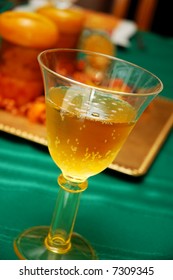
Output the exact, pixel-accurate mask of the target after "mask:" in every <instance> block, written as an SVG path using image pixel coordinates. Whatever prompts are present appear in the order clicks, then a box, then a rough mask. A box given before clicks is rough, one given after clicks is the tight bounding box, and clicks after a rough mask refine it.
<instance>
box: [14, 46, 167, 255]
mask: <svg viewBox="0 0 173 280" xmlns="http://www.w3.org/2000/svg"><path fill="white" fill-rule="evenodd" d="M38 61H39V64H40V68H41V70H42V75H43V81H44V88H45V102H46V120H47V124H46V126H47V139H48V148H49V152H50V155H51V157H52V159H53V160H54V162H55V163H56V164H57V166H58V167H59V168H60V169H61V171H62V174H61V175H60V176H59V177H58V184H59V186H60V188H59V193H58V198H57V203H56V207H55V211H54V214H53V219H52V223H51V225H50V227H44V226H38V227H33V228H30V229H28V230H26V231H25V232H23V233H22V234H21V235H19V236H18V237H17V239H16V240H15V242H14V249H15V252H16V254H17V255H18V256H19V258H21V259H56V260H65V259H66V260H67V259H70V260H71V259H82V260H85V259H86V260H89V259H97V254H96V253H95V250H94V249H93V248H92V247H91V245H90V244H89V242H88V241H87V240H86V239H85V238H83V237H82V236H80V235H79V234H77V233H73V228H74V224H75V218H76V215H77V211H78V206H79V201H80V197H81V194H82V192H83V191H85V190H86V189H87V186H88V184H87V179H88V178H89V177H91V176H94V175H96V174H98V173H100V172H101V171H103V170H104V169H105V168H107V167H108V165H109V164H110V163H111V162H112V161H113V160H114V159H115V157H116V155H117V153H118V152H119V150H120V149H121V147H122V145H123V143H124V142H125V140H126V138H127V136H128V134H129V133H130V131H131V130H132V128H133V127H134V125H135V123H136V121H137V120H138V119H139V117H140V115H141V114H142V112H143V111H144V110H145V108H146V107H147V106H148V105H149V103H150V102H151V101H152V100H153V98H155V97H156V96H157V94H158V93H159V92H161V90H162V88H163V85H162V82H161V81H160V80H159V79H158V78H157V77H156V76H155V75H153V74H152V73H150V72H148V71H147V70H145V69H143V68H141V67H139V66H137V65H134V64H132V63H129V62H126V61H123V60H120V59H118V58H115V57H111V56H107V55H103V54H100V53H94V52H90V51H83V50H77V49H76V50H73V49H50V50H45V51H43V52H42V53H40V54H39V56H38ZM151 109H152V108H151ZM107 191H108V192H109V187H108V190H107Z"/></svg>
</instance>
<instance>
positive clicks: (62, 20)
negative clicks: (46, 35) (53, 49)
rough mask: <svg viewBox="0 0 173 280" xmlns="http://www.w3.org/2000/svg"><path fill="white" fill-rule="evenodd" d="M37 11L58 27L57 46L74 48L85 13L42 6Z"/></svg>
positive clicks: (82, 25)
mask: <svg viewBox="0 0 173 280" xmlns="http://www.w3.org/2000/svg"><path fill="white" fill-rule="evenodd" d="M37 13H39V14H41V15H44V16H46V17H47V18H49V19H50V20H52V21H53V22H54V23H55V24H56V25H57V26H58V29H59V36H58V40H57V47H62V48H63V47H66V48H75V47H76V46H77V42H78V39H79V36H80V34H81V31H82V30H83V27H84V21H85V13H84V11H83V10H78V9H73V8H69V9H58V8H56V7H52V6H44V7H41V8H39V9H38V10H37Z"/></svg>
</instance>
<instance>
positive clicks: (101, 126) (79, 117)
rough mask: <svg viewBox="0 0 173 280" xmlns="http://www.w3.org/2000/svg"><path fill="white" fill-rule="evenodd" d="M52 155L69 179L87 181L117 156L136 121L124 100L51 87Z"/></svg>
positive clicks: (49, 127) (49, 124)
mask: <svg viewBox="0 0 173 280" xmlns="http://www.w3.org/2000/svg"><path fill="white" fill-rule="evenodd" d="M46 112H47V135H48V146H49V151H50V154H51V156H52V158H53V160H54V161H55V163H56V164H57V165H58V166H59V168H60V169H61V170H62V173H63V175H64V177H65V178H67V179H70V180H72V181H76V182H77V181H78V182H80V181H84V180H86V179H87V178H88V177H90V176H93V175H95V174H97V173H99V172H101V171H102V170H104V169H105V168H106V167H107V166H108V165H109V164H110V163H111V162H112V161H113V160H114V159H115V157H116V155H117V153H118V151H119V150H120V148H121V146H122V144H123V143H124V141H125V140H126V138H127V136H128V134H129V133H130V131H131V130H132V128H133V126H134V124H135V121H134V120H135V116H136V112H135V110H134V109H133V108H132V107H131V106H130V105H129V104H128V103H126V102H124V101H122V100H117V99H115V97H114V99H113V97H111V98H110V97H107V96H106V95H105V94H103V95H102V96H100V95H97V94H94V95H92V92H89V91H88V90H86V92H83V93H77V92H76V91H75V89H68V90H67V88H51V90H50V91H49V93H48V96H47V100H46Z"/></svg>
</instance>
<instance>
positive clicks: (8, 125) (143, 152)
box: [0, 97, 173, 176]
mask: <svg viewBox="0 0 173 280" xmlns="http://www.w3.org/2000/svg"><path fill="white" fill-rule="evenodd" d="M172 125H173V101H171V100H168V99H165V98H160V97H158V98H156V99H155V100H154V101H153V102H152V104H151V105H150V106H149V107H148V108H147V109H146V111H145V112H144V113H143V115H142V117H141V118H140V120H139V121H138V123H137V125H136V126H135V128H134V129H133V131H132V132H131V134H130V135H129V137H128V140H127V141H126V143H125V144H124V146H123V148H122V149H121V151H120V152H119V154H118V156H117V157H116V159H115V160H114V161H113V162H112V164H110V166H109V168H110V169H113V170H115V171H119V172H122V173H125V174H128V175H131V176H141V175H144V174H145V173H146V172H147V170H148V169H149V167H150V165H151V164H152V162H153V160H154V158H155V156H156V154H157V153H158V151H159V149H160V148H161V145H162V144H163V143H164V140H165V139H166V137H167V135H168V133H169V131H170V129H171V128H172ZM0 130H2V131H4V132H7V133H10V134H13V135H16V136H19V137H22V138H25V139H27V140H31V141H34V142H36V143H39V144H42V145H47V141H46V128H45V126H43V125H39V124H34V123H31V122H29V121H28V120H27V119H26V118H24V117H20V116H14V115H11V114H10V113H8V112H5V111H3V110H0Z"/></svg>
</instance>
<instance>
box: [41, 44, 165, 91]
mask: <svg viewBox="0 0 173 280" xmlns="http://www.w3.org/2000/svg"><path fill="white" fill-rule="evenodd" d="M62 51H66V52H76V53H86V54H88V55H99V56H102V57H106V58H108V59H110V60H114V61H119V62H122V63H124V64H128V65H130V66H132V67H134V68H138V69H140V70H142V71H143V72H145V73H148V74H149V75H150V76H152V77H153V78H155V80H157V81H158V84H159V85H160V86H159V87H158V89H157V90H156V91H152V92H145V93H141V92H139V93H138V92H135V93H133V92H123V91H118V90H113V89H106V88H102V87H97V86H93V85H87V84H85V83H82V82H79V81H77V80H75V79H72V78H69V77H65V76H63V75H61V74H59V73H57V72H55V71H53V70H51V69H50V68H49V67H47V66H46V65H45V64H44V63H43V62H42V59H41V57H42V56H43V55H44V54H46V53H53V52H54V53H55V52H62ZM37 59H38V62H39V64H40V65H41V66H42V67H43V68H44V69H46V70H47V71H48V72H49V73H52V74H53V75H55V76H57V77H59V78H61V79H64V80H66V81H68V82H71V83H73V84H76V85H80V86H82V87H86V88H91V89H95V90H98V91H102V92H106V93H110V94H119V95H125V96H134V95H135V96H156V95H158V94H159V93H160V92H161V91H162V90H163V83H162V81H161V80H160V79H159V78H158V76H156V75H155V74H153V73H152V72H150V71H148V70H147V69H145V68H143V67H141V66H139V65H137V64H135V63H132V62H130V61H127V60H124V59H121V58H118V57H114V56H111V55H107V54H103V53H99V52H95V51H88V50H83V49H74V48H52V49H46V50H44V51H42V52H40V53H39V54H38V56H37Z"/></svg>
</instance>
